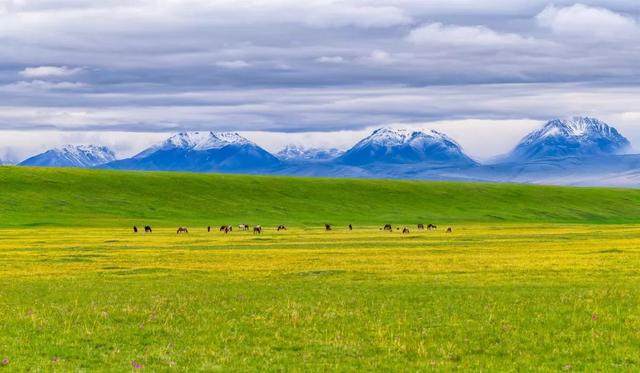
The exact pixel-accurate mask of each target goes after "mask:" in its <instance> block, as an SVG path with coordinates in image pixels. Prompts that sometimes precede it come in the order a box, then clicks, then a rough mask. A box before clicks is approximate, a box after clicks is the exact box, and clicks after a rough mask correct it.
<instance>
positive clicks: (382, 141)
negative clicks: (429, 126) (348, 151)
mask: <svg viewBox="0 0 640 373" xmlns="http://www.w3.org/2000/svg"><path fill="white" fill-rule="evenodd" d="M425 142H447V143H450V144H451V145H455V146H457V147H459V145H458V144H457V143H456V142H455V141H454V140H453V139H451V138H450V137H448V136H447V135H445V134H443V133H440V132H438V131H435V130H409V129H406V128H391V127H382V128H379V129H377V130H375V131H373V133H372V134H371V135H369V136H368V137H366V138H364V139H363V140H361V141H360V142H359V143H358V144H356V146H355V147H360V146H365V145H369V144H373V145H377V146H386V147H393V146H400V145H403V144H409V145H412V146H421V145H424V143H425Z"/></svg>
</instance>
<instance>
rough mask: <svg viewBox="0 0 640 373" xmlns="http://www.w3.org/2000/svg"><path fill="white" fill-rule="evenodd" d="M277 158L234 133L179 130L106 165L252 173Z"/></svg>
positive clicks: (141, 168)
mask: <svg viewBox="0 0 640 373" xmlns="http://www.w3.org/2000/svg"><path fill="white" fill-rule="evenodd" d="M279 163H280V161H279V160H278V159H277V158H276V157H274V156H273V155H271V154H270V153H269V152H267V151H266V150H264V149H262V148H261V147H259V146H258V145H256V144H255V143H253V142H251V141H249V140H247V139H246V138H244V137H242V136H240V135H239V134H237V133H235V132H221V133H214V132H181V133H178V134H176V135H173V136H171V137H169V138H168V139H167V140H165V141H163V142H162V143H160V144H158V145H155V146H152V147H150V148H148V149H146V150H144V151H142V152H141V153H139V154H137V155H136V156H134V157H133V158H129V159H123V160H121V161H116V162H111V163H109V164H106V165H104V167H105V168H116V169H132V170H163V171H164V170H166V171H193V172H209V171H221V172H234V171H239V172H251V171H252V170H262V169H267V168H269V167H273V166H276V165H278V164H279Z"/></svg>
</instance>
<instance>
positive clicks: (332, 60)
mask: <svg viewBox="0 0 640 373" xmlns="http://www.w3.org/2000/svg"><path fill="white" fill-rule="evenodd" d="M316 62H319V63H329V64H337V63H343V62H345V59H344V58H342V57H340V56H322V57H319V58H316Z"/></svg>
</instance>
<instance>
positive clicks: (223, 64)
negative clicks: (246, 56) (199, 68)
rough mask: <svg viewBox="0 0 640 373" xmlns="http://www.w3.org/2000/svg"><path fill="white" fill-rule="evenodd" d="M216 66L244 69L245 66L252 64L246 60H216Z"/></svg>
mask: <svg viewBox="0 0 640 373" xmlns="http://www.w3.org/2000/svg"><path fill="white" fill-rule="evenodd" d="M216 66H218V67H223V68H225V69H244V68H245V67H249V66H251V64H250V63H248V62H246V61H242V60H235V61H218V62H216Z"/></svg>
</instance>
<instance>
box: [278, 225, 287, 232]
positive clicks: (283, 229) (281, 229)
mask: <svg viewBox="0 0 640 373" xmlns="http://www.w3.org/2000/svg"><path fill="white" fill-rule="evenodd" d="M286 230H287V227H285V226H284V225H278V232H280V231H286Z"/></svg>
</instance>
